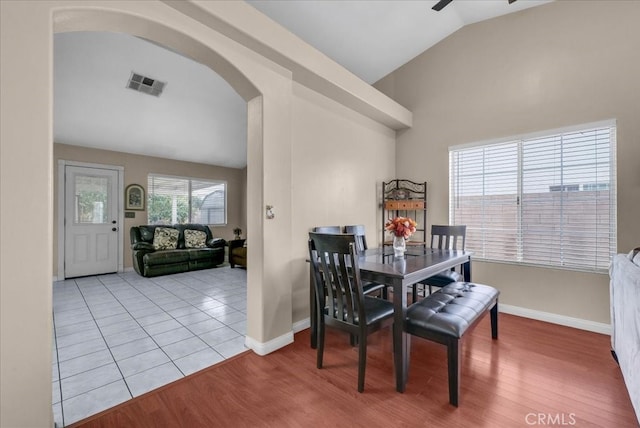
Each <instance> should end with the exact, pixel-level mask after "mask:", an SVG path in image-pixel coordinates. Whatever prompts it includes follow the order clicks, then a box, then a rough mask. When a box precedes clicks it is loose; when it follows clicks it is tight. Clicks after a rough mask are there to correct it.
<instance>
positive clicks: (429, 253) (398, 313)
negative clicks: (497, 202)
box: [309, 246, 471, 392]
mask: <svg viewBox="0 0 640 428" xmlns="http://www.w3.org/2000/svg"><path fill="white" fill-rule="evenodd" d="M358 266H359V269H360V277H361V279H362V281H363V282H376V283H378V284H384V285H386V286H389V287H390V288H391V290H392V291H393V292H392V295H393V311H394V313H393V318H394V320H393V329H394V331H393V342H394V343H393V362H394V369H395V375H396V390H397V391H398V392H404V390H405V386H406V383H407V377H408V370H409V356H410V353H411V336H410V335H409V334H407V333H406V332H405V330H404V323H405V319H406V314H407V308H408V299H407V294H409V291H410V290H411V289H410V288H409V287H411V286H412V285H415V284H418V283H420V282H421V281H424V280H426V279H427V278H429V277H431V276H433V275H435V274H437V273H440V272H442V271H444V270H448V269H455V268H459V269H461V273H462V275H463V277H464V280H465V281H467V282H469V281H471V252H469V251H462V250H446V249H445V250H441V249H437V248H423V247H420V246H411V247H408V249H407V251H406V252H405V254H404V256H401V257H396V256H394V250H393V248H392V247H391V246H383V247H380V248H371V249H367V250H364V251H362V252H360V254H359V255H358ZM309 285H310V312H311V314H310V321H311V347H312V348H316V347H317V322H318V320H317V308H316V303H315V291H314V290H315V289H314V286H313V275H310V284H309Z"/></svg>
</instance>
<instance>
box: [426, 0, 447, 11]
mask: <svg viewBox="0 0 640 428" xmlns="http://www.w3.org/2000/svg"><path fill="white" fill-rule="evenodd" d="M451 2H452V0H440V1H439V2H438V3H436V4H435V5H434V6H433V7H432V8H431V9H433V10H435V11H436V12H440V11H441V10H442V9H443V8H444V7H445V6H446V5H448V4H449V3H451Z"/></svg>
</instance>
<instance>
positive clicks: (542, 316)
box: [498, 303, 611, 335]
mask: <svg viewBox="0 0 640 428" xmlns="http://www.w3.org/2000/svg"><path fill="white" fill-rule="evenodd" d="M498 309H499V311H500V312H504V313H505V314H511V315H517V316H520V317H524V318H531V319H534V320H538V321H545V322H550V323H552V324H559V325H564V326H566V327H573V328H577V329H580V330H587V331H592V332H594V333H601V334H607V335H611V325H610V324H605V323H600V322H595V321H589V320H584V319H581V318H573V317H568V316H565V315H558V314H552V313H550V312H542V311H537V310H535V309H529V308H522V307H519V306H512V305H505V304H502V303H500V304H499V305H498Z"/></svg>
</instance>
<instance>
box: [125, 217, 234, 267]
mask: <svg viewBox="0 0 640 428" xmlns="http://www.w3.org/2000/svg"><path fill="white" fill-rule="evenodd" d="M130 237H131V250H132V253H133V267H134V269H135V270H136V272H138V274H140V275H142V276H146V277H152V276H158V275H167V274H171V273H179V272H187V271H192V270H198V269H208V268H212V267H216V266H218V265H220V264H222V263H224V254H225V246H226V245H227V242H226V241H225V240H224V239H222V238H214V237H213V234H212V233H211V229H209V226H206V225H204V224H174V225H172V226H165V225H141V226H133V227H132V228H131V230H130Z"/></svg>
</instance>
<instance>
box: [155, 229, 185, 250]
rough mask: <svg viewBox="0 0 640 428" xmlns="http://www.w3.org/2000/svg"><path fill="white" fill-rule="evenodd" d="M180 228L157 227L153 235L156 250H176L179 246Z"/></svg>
mask: <svg viewBox="0 0 640 428" xmlns="http://www.w3.org/2000/svg"><path fill="white" fill-rule="evenodd" d="M178 234H179V233H178V229H174V228H172V227H156V230H155V233H154V235H153V247H154V248H155V249H156V250H175V249H176V248H177V246H178Z"/></svg>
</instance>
